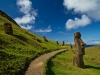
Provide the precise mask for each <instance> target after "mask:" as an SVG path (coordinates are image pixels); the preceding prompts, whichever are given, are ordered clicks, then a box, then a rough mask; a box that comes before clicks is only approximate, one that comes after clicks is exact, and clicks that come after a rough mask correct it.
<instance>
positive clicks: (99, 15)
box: [63, 0, 100, 21]
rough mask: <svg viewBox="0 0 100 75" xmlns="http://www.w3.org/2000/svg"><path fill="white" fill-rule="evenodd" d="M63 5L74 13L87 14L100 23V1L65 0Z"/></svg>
mask: <svg viewBox="0 0 100 75" xmlns="http://www.w3.org/2000/svg"><path fill="white" fill-rule="evenodd" d="M63 5H64V6H65V7H66V8H67V9H68V10H71V9H73V10H74V12H77V13H84V14H87V15H88V17H90V18H92V19H95V20H98V21H100V0H64V2H63Z"/></svg>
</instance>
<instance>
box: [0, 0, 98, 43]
mask: <svg viewBox="0 0 100 75" xmlns="http://www.w3.org/2000/svg"><path fill="white" fill-rule="evenodd" d="M0 10H3V11H4V12H6V13H7V14H8V15H9V16H11V17H12V18H13V19H14V20H15V21H16V22H17V23H18V24H19V25H20V26H21V27H22V28H25V29H27V30H29V31H31V32H34V33H36V34H38V35H40V36H46V37H47V38H48V39H51V40H54V41H60V42H62V41H65V42H66V43H72V44H73V43H74V40H73V39H74V32H80V33H81V34H82V40H83V41H84V42H86V43H87V44H100V35H99V32H100V0H9V1H7V0H0Z"/></svg>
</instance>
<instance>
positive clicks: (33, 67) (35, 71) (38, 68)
mask: <svg viewBox="0 0 100 75" xmlns="http://www.w3.org/2000/svg"><path fill="white" fill-rule="evenodd" d="M65 50H66V49H61V50H57V51H53V52H50V53H47V54H43V55H41V56H40V57H38V58H36V59H35V60H33V61H32V62H31V63H30V65H29V68H28V70H27V71H26V74H25V75H42V66H43V63H44V62H45V61H46V60H47V59H49V58H50V57H52V56H54V55H55V54H57V53H59V52H62V51H65Z"/></svg>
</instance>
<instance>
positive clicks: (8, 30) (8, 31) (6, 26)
mask: <svg viewBox="0 0 100 75" xmlns="http://www.w3.org/2000/svg"><path fill="white" fill-rule="evenodd" d="M4 30H5V33H6V34H9V35H12V34H13V29H12V25H11V24H10V23H4Z"/></svg>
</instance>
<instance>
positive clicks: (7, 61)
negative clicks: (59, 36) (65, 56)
mask: <svg viewBox="0 0 100 75" xmlns="http://www.w3.org/2000/svg"><path fill="white" fill-rule="evenodd" d="M5 22H9V23H11V24H12V28H13V35H7V34H5V31H4V23H5ZM37 39H39V40H40V42H39V41H37ZM61 48H65V47H64V46H63V47H62V46H61V43H60V45H57V44H56V42H54V41H51V40H48V42H46V41H44V39H43V38H42V37H40V36H38V35H36V34H34V33H32V32H29V31H27V30H25V29H22V28H20V27H19V26H17V25H16V24H14V23H12V22H11V21H9V20H8V19H6V18H5V17H3V16H1V15H0V75H14V74H15V72H17V71H18V70H19V69H20V71H23V70H26V69H27V67H28V65H29V63H30V62H31V61H32V60H33V59H34V58H36V57H38V56H40V55H41V54H44V53H47V52H51V51H54V50H58V49H61ZM19 75H22V74H19Z"/></svg>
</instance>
